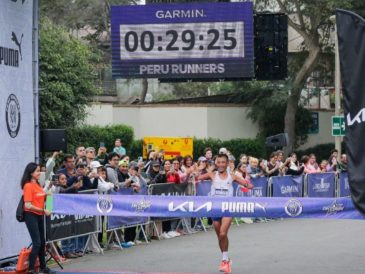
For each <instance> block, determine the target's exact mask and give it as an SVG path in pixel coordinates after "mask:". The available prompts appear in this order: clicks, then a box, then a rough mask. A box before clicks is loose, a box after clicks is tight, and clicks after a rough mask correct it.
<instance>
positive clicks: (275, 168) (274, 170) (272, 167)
mask: <svg viewBox="0 0 365 274" xmlns="http://www.w3.org/2000/svg"><path fill="white" fill-rule="evenodd" d="M279 169H280V163H279V162H278V156H277V154H276V152H273V153H271V155H270V161H269V162H268V163H267V167H266V174H267V175H268V176H269V177H272V176H279V174H280V173H279Z"/></svg>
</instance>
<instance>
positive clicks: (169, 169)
mask: <svg viewBox="0 0 365 274" xmlns="http://www.w3.org/2000/svg"><path fill="white" fill-rule="evenodd" d="M164 170H165V173H166V183H169V184H179V183H180V176H179V174H178V173H177V172H176V171H175V169H174V167H173V166H172V165H171V162H170V161H165V163H164Z"/></svg>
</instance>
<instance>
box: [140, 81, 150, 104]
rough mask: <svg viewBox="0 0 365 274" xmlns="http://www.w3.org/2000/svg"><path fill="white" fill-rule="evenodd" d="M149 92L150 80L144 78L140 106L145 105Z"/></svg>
mask: <svg viewBox="0 0 365 274" xmlns="http://www.w3.org/2000/svg"><path fill="white" fill-rule="evenodd" d="M147 91H148V80H147V78H143V79H142V93H141V101H140V102H139V103H140V104H143V103H144V101H145V100H146V95H147Z"/></svg>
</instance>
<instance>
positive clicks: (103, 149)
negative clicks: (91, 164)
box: [95, 146, 108, 165]
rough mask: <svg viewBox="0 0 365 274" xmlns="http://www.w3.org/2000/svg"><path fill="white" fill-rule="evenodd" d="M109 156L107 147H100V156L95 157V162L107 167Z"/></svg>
mask: <svg viewBox="0 0 365 274" xmlns="http://www.w3.org/2000/svg"><path fill="white" fill-rule="evenodd" d="M107 156H108V154H107V149H106V147H105V146H102V147H99V149H98V154H97V155H96V157H95V161H99V162H100V163H101V164H102V165H105V164H106V163H107V162H108V160H107V159H106V158H107Z"/></svg>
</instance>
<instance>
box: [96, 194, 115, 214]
mask: <svg viewBox="0 0 365 274" xmlns="http://www.w3.org/2000/svg"><path fill="white" fill-rule="evenodd" d="M96 208H97V209H98V211H99V212H100V213H102V214H107V213H109V212H110V211H112V209H113V201H112V199H111V198H110V197H106V196H101V197H99V198H98V200H97V202H96Z"/></svg>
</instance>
